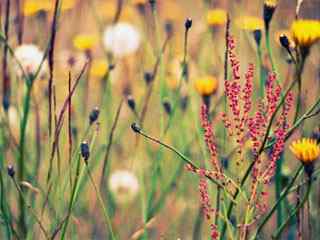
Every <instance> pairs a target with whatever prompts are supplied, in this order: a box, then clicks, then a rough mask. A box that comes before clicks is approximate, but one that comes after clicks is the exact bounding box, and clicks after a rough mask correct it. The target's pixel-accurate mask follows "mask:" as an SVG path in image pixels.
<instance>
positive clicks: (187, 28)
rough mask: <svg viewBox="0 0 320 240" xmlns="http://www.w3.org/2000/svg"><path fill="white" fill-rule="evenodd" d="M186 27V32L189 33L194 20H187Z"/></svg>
mask: <svg viewBox="0 0 320 240" xmlns="http://www.w3.org/2000/svg"><path fill="white" fill-rule="evenodd" d="M184 26H185V28H186V30H187V31H188V30H189V29H190V28H191V27H192V19H191V18H187V19H186V21H185V23H184Z"/></svg>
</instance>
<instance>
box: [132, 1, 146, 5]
mask: <svg viewBox="0 0 320 240" xmlns="http://www.w3.org/2000/svg"><path fill="white" fill-rule="evenodd" d="M147 2H148V0H132V4H133V5H144V4H146V3H147Z"/></svg>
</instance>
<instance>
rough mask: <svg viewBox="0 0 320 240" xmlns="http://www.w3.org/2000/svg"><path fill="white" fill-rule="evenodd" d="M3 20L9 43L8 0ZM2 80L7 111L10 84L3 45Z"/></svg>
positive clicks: (6, 38) (5, 49) (3, 98)
mask: <svg viewBox="0 0 320 240" xmlns="http://www.w3.org/2000/svg"><path fill="white" fill-rule="evenodd" d="M5 6H6V8H5V19H4V34H5V40H6V42H8V41H9V21H10V0H6V5H5ZM2 78H3V79H2V80H3V89H2V92H3V96H2V105H3V107H4V109H5V110H6V111H7V110H8V107H9V105H10V95H11V82H10V77H9V74H8V46H7V45H6V44H4V48H3V57H2Z"/></svg>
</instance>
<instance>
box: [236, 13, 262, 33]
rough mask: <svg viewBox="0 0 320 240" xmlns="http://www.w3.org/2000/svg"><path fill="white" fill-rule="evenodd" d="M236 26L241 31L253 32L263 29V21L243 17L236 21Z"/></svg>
mask: <svg viewBox="0 0 320 240" xmlns="http://www.w3.org/2000/svg"><path fill="white" fill-rule="evenodd" d="M236 25H237V26H238V27H239V28H240V29H243V30H249V31H254V30H257V29H262V28H263V21H262V19H261V18H258V17H253V16H243V17H240V18H238V19H236Z"/></svg>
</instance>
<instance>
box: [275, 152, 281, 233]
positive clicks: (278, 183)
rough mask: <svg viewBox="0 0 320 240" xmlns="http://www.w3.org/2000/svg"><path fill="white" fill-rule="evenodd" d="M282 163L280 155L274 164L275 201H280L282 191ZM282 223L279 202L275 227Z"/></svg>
mask: <svg viewBox="0 0 320 240" xmlns="http://www.w3.org/2000/svg"><path fill="white" fill-rule="evenodd" d="M282 163H283V154H281V156H280V158H279V160H278V161H277V162H276V172H275V194H276V199H280V195H281V189H282V184H281V182H282V175H281V169H282ZM281 223H282V204H281V202H279V204H278V206H277V227H279V226H280V225H281Z"/></svg>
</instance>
